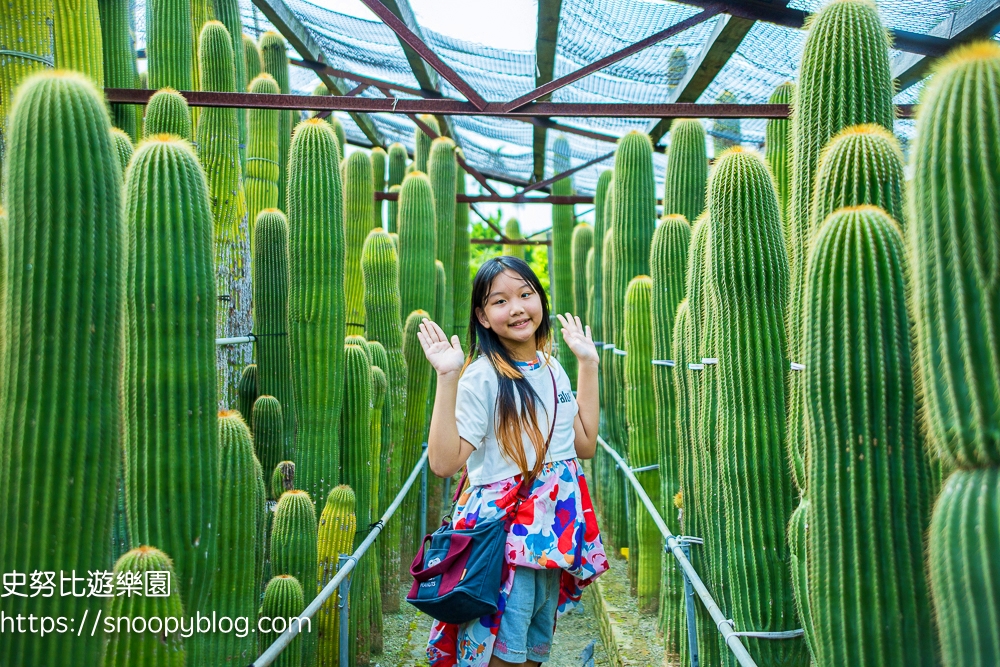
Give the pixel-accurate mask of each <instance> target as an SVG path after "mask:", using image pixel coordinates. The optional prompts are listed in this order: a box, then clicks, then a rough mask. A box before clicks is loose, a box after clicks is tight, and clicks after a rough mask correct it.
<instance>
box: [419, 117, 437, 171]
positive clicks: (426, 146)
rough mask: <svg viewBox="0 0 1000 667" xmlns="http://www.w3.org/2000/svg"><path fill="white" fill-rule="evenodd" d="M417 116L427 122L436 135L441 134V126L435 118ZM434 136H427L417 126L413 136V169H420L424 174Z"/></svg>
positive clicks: (428, 162) (427, 169)
mask: <svg viewBox="0 0 1000 667" xmlns="http://www.w3.org/2000/svg"><path fill="white" fill-rule="evenodd" d="M418 118H419V119H420V120H421V121H423V122H424V123H426V124H427V126H428V127H430V128H431V129H432V130H434V132H435V134H436V135H437V136H439V137H440V136H441V126H440V125H439V124H438V120H437V118H435V117H434V116H430V115H423V116H418ZM432 139H434V137H429V136H427V135H426V134H424V131H423V130H421V129H420V127H419V126H417V129H416V130H415V133H414V137H413V145H414V149H413V171H422V172H424V173H425V174H426V173H428V171H429V170H430V169H429V166H428V165H429V164H430V158H431V141H432Z"/></svg>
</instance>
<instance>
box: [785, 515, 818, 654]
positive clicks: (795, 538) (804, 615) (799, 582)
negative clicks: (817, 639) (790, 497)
mask: <svg viewBox="0 0 1000 667" xmlns="http://www.w3.org/2000/svg"><path fill="white" fill-rule="evenodd" d="M809 506H810V503H809V499H808V498H806V497H802V499H801V500H799V506H798V507H796V508H795V511H794V512H792V518H791V519H789V520H788V565H789V569H790V570H791V573H792V588H793V590H794V591H795V611H796V613H798V615H799V623H801V625H802V631H803V632H804V639H805V642H806V646H807V647H808V649H809V652H810V654H811V655H816V649H814V648H813V641H814V640H813V629H812V627H813V626H812V613H811V612H810V609H809V576H808V574H807V571H806V548H807V545H808V542H809Z"/></svg>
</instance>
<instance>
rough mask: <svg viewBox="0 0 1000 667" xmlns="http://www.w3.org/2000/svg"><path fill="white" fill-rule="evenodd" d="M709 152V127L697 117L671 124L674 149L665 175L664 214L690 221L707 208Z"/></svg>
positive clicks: (671, 144)
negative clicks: (674, 215) (706, 138)
mask: <svg viewBox="0 0 1000 667" xmlns="http://www.w3.org/2000/svg"><path fill="white" fill-rule="evenodd" d="M707 185H708V155H707V153H706V149H705V126H704V125H702V124H701V121H700V120H697V119H695V118H681V119H677V120H675V121H674V122H673V123H672V124H671V125H670V151H669V153H668V154H667V170H666V173H665V174H664V178H663V215H670V214H678V215H683V216H684V218H685V219H686V220H688V221H689V222H690V221H691V220H697V219H698V216H700V215H701V214H702V211H704V210H705V191H706V187H707Z"/></svg>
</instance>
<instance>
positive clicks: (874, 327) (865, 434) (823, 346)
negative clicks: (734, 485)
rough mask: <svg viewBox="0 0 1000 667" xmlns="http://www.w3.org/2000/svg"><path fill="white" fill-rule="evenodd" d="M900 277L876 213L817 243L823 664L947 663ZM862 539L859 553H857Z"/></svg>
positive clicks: (812, 423)
mask: <svg viewBox="0 0 1000 667" xmlns="http://www.w3.org/2000/svg"><path fill="white" fill-rule="evenodd" d="M904 273H905V268H904V255H903V242H902V237H901V235H900V233H899V229H898V228H897V226H896V224H895V223H894V222H893V221H892V219H891V218H889V216H887V215H886V214H885V212H884V211H882V210H881V209H878V208H876V207H874V206H859V207H851V208H847V209H841V210H840V211H837V212H836V213H834V214H833V215H831V216H830V217H829V218H827V221H826V222H825V223H824V224H823V227H822V228H821V229H820V233H819V234H818V235H817V236H816V238H815V240H814V245H813V251H812V255H811V258H810V262H809V274H808V277H807V282H806V297H807V304H806V308H805V317H806V320H805V321H806V322H808V326H807V327H806V328H805V335H806V341H805V349H806V358H805V365H806V368H807V369H809V374H808V376H807V378H806V388H805V393H806V405H805V412H806V415H805V422H806V424H807V428H808V433H807V438H806V442H807V451H806V461H807V465H808V468H807V478H806V488H807V489H808V492H809V500H810V503H811V506H810V509H809V535H808V538H807V539H808V543H807V547H806V560H807V567H808V571H809V584H808V600H809V602H808V604H809V609H810V611H811V615H812V621H813V628H812V629H813V633H814V634H813V649H814V650H815V652H816V661H817V664H819V665H844V664H899V665H904V664H905V665H932V664H936V661H937V647H936V645H935V644H936V642H935V639H936V637H935V633H934V628H933V625H932V623H933V619H932V615H931V605H930V599H929V598H930V591H929V590H928V588H929V587H928V585H927V581H926V578H925V574H924V573H925V563H924V546H923V544H924V543H923V536H924V534H925V533H926V530H927V528H928V524H929V518H930V517H929V514H930V512H929V509H930V499H929V498H928V493H927V490H928V487H929V483H930V478H929V474H928V468H927V460H926V457H925V456H924V452H923V451H922V449H923V448H922V447H921V444H920V441H919V438H918V437H917V435H916V432H915V431H916V418H915V413H916V410H915V398H914V393H915V392H914V383H913V370H912V368H911V361H910V328H909V322H908V317H907V312H906V294H905V287H904ZM845 277H850V279H849V280H845ZM886 406H893V408H892V409H891V410H886V409H885V408H886ZM845 443H846V447H845ZM860 535H864V546H863V548H859V547H857V546H854V543H855V541H856V540H857V539H858V536H860ZM877 591H892V594H889V595H878V594H877V593H875V592H877ZM873 596H874V597H873ZM963 604H964V602H963ZM873 608H874V610H877V611H878V616H877V618H878V619H879V620H878V621H877V622H875V619H874V618H873V617H872V614H873Z"/></svg>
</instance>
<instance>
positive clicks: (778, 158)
mask: <svg viewBox="0 0 1000 667" xmlns="http://www.w3.org/2000/svg"><path fill="white" fill-rule="evenodd" d="M794 97H795V84H794V83H792V82H791V81H786V82H785V83H783V84H781V85H780V86H778V87H777V88H775V89H774V92H773V93H771V97H769V98H768V100H767V103H768V104H792V102H793V101H794ZM791 149H792V121H790V120H789V119H787V118H769V119H768V121H767V126H766V128H765V130H764V161H765V162H767V166H768V168H769V169H770V170H771V175H772V176H774V187H775V189H776V190H777V192H778V208H779V209H780V210H781V222H782V228H783V231H784V234H785V243H786V244H787V243H788V233H789V231H790V230H789V226H788V205H789V200H790V198H791V192H790V188H791V179H792V170H791V168H790V167H791V164H790V162H791ZM692 219H693V218H692Z"/></svg>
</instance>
